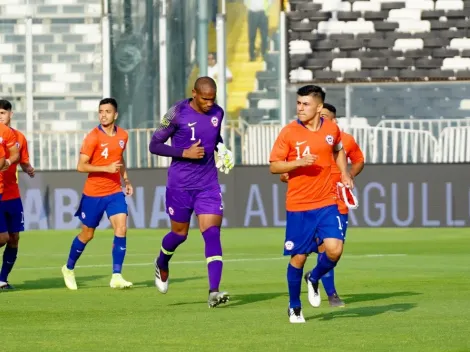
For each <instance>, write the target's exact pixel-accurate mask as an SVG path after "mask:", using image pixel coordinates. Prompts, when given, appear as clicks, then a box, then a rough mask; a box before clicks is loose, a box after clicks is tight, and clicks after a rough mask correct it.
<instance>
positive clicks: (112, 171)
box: [106, 161, 122, 174]
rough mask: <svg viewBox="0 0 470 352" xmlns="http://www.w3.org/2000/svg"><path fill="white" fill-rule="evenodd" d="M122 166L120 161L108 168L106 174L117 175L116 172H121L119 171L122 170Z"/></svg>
mask: <svg viewBox="0 0 470 352" xmlns="http://www.w3.org/2000/svg"><path fill="white" fill-rule="evenodd" d="M121 166H122V164H121V162H120V161H115V162H114V163H112V164H111V165H108V166H106V172H108V173H110V174H115V173H116V172H119V169H120V168H121Z"/></svg>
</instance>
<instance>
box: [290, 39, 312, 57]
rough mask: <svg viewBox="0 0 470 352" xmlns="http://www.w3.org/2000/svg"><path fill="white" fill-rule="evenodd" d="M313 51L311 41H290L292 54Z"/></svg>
mask: <svg viewBox="0 0 470 352" xmlns="http://www.w3.org/2000/svg"><path fill="white" fill-rule="evenodd" d="M311 52H312V48H311V46H310V42H308V41H306V40H291V41H290V42H289V53H290V54H310V53H311Z"/></svg>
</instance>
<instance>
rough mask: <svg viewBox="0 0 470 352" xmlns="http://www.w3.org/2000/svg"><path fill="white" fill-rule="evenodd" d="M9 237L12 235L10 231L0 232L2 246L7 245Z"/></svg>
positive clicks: (0, 244)
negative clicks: (9, 233)
mask: <svg viewBox="0 0 470 352" xmlns="http://www.w3.org/2000/svg"><path fill="white" fill-rule="evenodd" d="M9 239H10V236H9V235H8V232H3V233H0V246H3V245H5V244H6V243H7V242H8V240H9Z"/></svg>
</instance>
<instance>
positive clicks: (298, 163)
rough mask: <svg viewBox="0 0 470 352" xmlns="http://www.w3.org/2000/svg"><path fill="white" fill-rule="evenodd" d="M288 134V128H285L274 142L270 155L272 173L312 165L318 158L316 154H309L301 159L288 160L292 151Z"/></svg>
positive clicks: (285, 171)
mask: <svg viewBox="0 0 470 352" xmlns="http://www.w3.org/2000/svg"><path fill="white" fill-rule="evenodd" d="M286 135H287V133H286V130H285V129H283V130H282V131H281V133H280V134H279V136H278V137H277V139H276V141H275V142H274V146H273V149H272V151H271V155H270V157H269V163H270V165H269V171H271V173H272V174H284V173H288V172H291V171H294V170H295V169H297V168H299V167H304V166H309V165H312V164H313V163H314V162H315V160H316V156H314V155H310V154H309V155H306V156H304V157H303V158H301V159H296V160H292V161H286V160H287V157H288V155H289V152H290V146H289V143H288V141H287V137H286Z"/></svg>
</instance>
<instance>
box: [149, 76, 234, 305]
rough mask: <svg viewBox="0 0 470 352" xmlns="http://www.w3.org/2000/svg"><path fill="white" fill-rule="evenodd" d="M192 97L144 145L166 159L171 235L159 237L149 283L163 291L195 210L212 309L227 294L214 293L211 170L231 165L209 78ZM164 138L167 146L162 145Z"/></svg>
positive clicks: (216, 236)
mask: <svg viewBox="0 0 470 352" xmlns="http://www.w3.org/2000/svg"><path fill="white" fill-rule="evenodd" d="M192 93H193V94H192V95H193V97H192V98H191V99H186V100H183V101H181V102H178V103H177V104H175V105H174V106H173V107H171V108H170V110H169V111H168V113H167V114H166V115H165V116H164V117H163V118H162V120H161V121H160V124H159V126H158V127H157V129H156V130H155V133H154V134H153V137H152V141H151V142H150V145H149V150H150V152H151V153H152V154H156V155H159V156H166V157H171V158H172V162H171V165H170V168H169V169H168V182H167V189H166V210H167V213H168V214H169V216H170V220H171V231H170V232H169V233H168V234H167V235H166V236H165V237H164V238H163V241H162V246H161V249H160V254H159V256H158V257H157V258H156V260H155V285H156V286H157V288H158V290H159V291H160V292H161V293H166V292H167V291H168V282H169V281H168V278H169V261H170V258H171V257H172V255H173V253H174V252H175V250H176V248H177V247H178V246H179V245H181V244H182V243H183V242H184V241H185V240H186V238H187V236H188V232H189V223H190V220H191V216H192V214H193V212H195V213H196V215H197V217H198V222H199V229H200V231H201V233H202V236H203V238H204V242H205V256H206V261H207V271H208V276H209V298H208V305H209V307H210V308H212V307H216V306H218V305H219V304H221V303H225V302H226V301H227V300H228V299H229V296H228V293H227V292H224V291H220V289H219V284H220V281H221V278H222V266H223V264H222V245H221V242H220V227H221V225H222V216H223V203H222V192H221V188H220V184H219V180H218V175H217V169H219V170H220V171H221V172H224V173H228V172H229V171H230V170H231V169H232V168H233V166H234V161H233V156H232V153H231V152H230V151H229V150H228V149H227V148H226V147H225V145H224V144H223V141H222V137H221V128H222V119H223V118H224V111H223V110H222V108H221V107H220V106H218V105H217V104H215V98H216V85H215V82H214V80H213V79H212V78H210V77H201V78H198V79H197V80H196V83H195V84H194V89H193V92H192ZM169 138H171V145H167V144H165V143H166V142H167V140H168V139H169ZM215 153H217V156H218V161H217V164H216V162H215V155H214V154H215Z"/></svg>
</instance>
